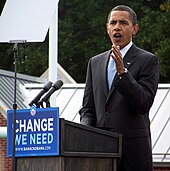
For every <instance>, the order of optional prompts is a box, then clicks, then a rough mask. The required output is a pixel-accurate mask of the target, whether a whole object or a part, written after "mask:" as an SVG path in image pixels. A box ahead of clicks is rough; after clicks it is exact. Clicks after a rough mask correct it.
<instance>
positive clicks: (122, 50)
mask: <svg viewBox="0 0 170 171" xmlns="http://www.w3.org/2000/svg"><path fill="white" fill-rule="evenodd" d="M131 46H132V41H131V42H130V43H129V44H128V45H126V46H125V47H124V48H123V49H121V50H120V53H121V54H122V58H124V56H125V55H126V53H127V51H128V50H129V49H130V47H131Z"/></svg>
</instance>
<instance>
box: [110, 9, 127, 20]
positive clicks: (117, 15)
mask: <svg viewBox="0 0 170 171" xmlns="http://www.w3.org/2000/svg"><path fill="white" fill-rule="evenodd" d="M110 19H111V20H112V19H116V20H117V19H118V20H120V19H121V20H130V15H129V13H128V12H127V11H112V12H111V15H110Z"/></svg>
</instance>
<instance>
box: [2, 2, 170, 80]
mask: <svg viewBox="0 0 170 171" xmlns="http://www.w3.org/2000/svg"><path fill="white" fill-rule="evenodd" d="M4 2H5V0H1V1H0V10H2V8H3V5H4ZM118 4H125V5H128V6H130V7H132V8H133V9H134V10H135V11H136V13H137V15H138V21H139V26H140V30H139V32H138V34H137V35H136V36H135V37H134V40H133V41H134V43H135V44H136V45H137V46H139V47H141V48H144V49H146V50H148V51H150V52H153V53H155V54H156V55H157V56H158V58H159V61H160V74H161V79H160V82H170V65H169V64H170V58H169V54H170V39H169V38H170V37H169V36H170V27H169V25H170V20H169V18H170V12H169V10H170V2H169V0H141V1H139V0H136V1H133V0H131V1H127V0H119V1H113V0H107V1H105V0H97V1H95V0H86V1H84V0H60V2H59V21H58V23H59V40H58V41H59V63H60V64H61V65H62V66H63V67H64V69H66V71H67V72H68V73H69V74H70V75H71V76H72V77H73V78H74V79H75V80H76V81H77V82H84V81H85V75H86V67H87V62H88V60H89V58H90V57H92V56H94V55H96V54H98V53H101V52H103V51H105V50H107V49H110V48H111V42H110V40H109V38H108V36H107V34H106V19H107V15H108V13H109V11H110V10H111V9H112V7H114V6H116V5H118ZM47 67H48V35H47V38H46V40H45V42H43V43H30V44H26V45H21V46H20V57H19V59H18V70H19V71H18V72H20V73H25V74H30V75H36V76H39V75H41V74H42V73H43V72H44V71H45V69H46V68H47ZM0 68H3V69H7V70H13V54H12V45H9V44H0Z"/></svg>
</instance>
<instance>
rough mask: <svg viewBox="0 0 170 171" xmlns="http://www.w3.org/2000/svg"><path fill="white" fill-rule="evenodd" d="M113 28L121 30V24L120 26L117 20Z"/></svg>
mask: <svg viewBox="0 0 170 171" xmlns="http://www.w3.org/2000/svg"><path fill="white" fill-rule="evenodd" d="M114 30H115V31H119V30H121V26H120V24H119V22H117V23H116V24H115V27H114Z"/></svg>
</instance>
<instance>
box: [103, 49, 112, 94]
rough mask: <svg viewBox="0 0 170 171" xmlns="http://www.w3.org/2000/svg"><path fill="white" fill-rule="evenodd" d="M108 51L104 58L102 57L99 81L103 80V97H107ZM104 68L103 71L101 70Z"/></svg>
mask: <svg viewBox="0 0 170 171" xmlns="http://www.w3.org/2000/svg"><path fill="white" fill-rule="evenodd" d="M110 52H111V51H110V50H109V51H108V52H107V53H106V55H105V56H103V66H102V68H101V71H102V79H101V80H104V81H103V84H104V85H103V87H104V93H105V95H106V96H107V94H108V91H109V89H108V82H107V65H108V61H109V57H110ZM103 67H104V69H103Z"/></svg>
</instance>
